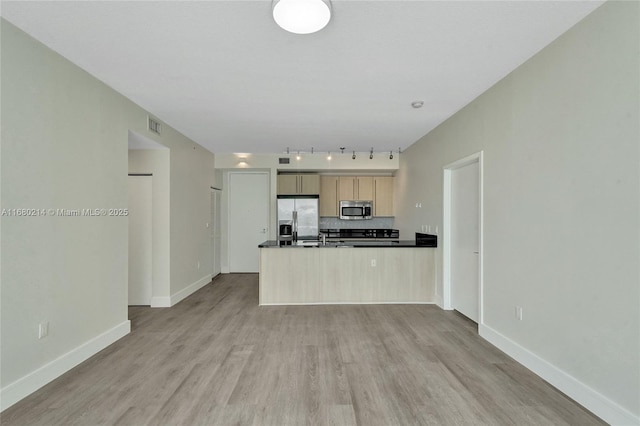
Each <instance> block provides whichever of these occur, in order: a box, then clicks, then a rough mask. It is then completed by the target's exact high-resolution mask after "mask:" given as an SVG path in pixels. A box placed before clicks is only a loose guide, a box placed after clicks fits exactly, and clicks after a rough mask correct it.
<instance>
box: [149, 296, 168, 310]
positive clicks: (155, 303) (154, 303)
mask: <svg viewBox="0 0 640 426" xmlns="http://www.w3.org/2000/svg"><path fill="white" fill-rule="evenodd" d="M151 307H152V308H170V307H171V297H168V296H167V297H152V298H151Z"/></svg>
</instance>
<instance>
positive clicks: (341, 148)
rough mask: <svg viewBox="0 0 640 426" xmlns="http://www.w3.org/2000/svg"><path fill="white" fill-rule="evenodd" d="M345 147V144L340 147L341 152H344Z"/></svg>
mask: <svg viewBox="0 0 640 426" xmlns="http://www.w3.org/2000/svg"><path fill="white" fill-rule="evenodd" d="M345 149H346V148H345V147H344V146H342V147H340V154H344V150H345Z"/></svg>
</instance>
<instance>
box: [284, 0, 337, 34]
mask: <svg viewBox="0 0 640 426" xmlns="http://www.w3.org/2000/svg"><path fill="white" fill-rule="evenodd" d="M272 5H273V19H274V20H275V21H276V24H278V25H279V26H280V27H281V28H282V29H283V30H286V31H289V32H290V33H294V34H311V33H315V32H316V31H320V30H321V29H323V28H324V27H325V26H326V25H327V24H328V23H329V19H331V2H330V0H273V2H272Z"/></svg>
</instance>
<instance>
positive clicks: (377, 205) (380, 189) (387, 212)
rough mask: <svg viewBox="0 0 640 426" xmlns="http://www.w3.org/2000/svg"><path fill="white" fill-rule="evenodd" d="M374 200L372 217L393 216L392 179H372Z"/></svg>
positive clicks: (383, 177) (387, 177)
mask: <svg viewBox="0 0 640 426" xmlns="http://www.w3.org/2000/svg"><path fill="white" fill-rule="evenodd" d="M373 188H374V192H375V194H374V195H375V198H374V200H373V212H374V213H373V214H374V216H393V177H392V176H377V177H375V178H374V179H373Z"/></svg>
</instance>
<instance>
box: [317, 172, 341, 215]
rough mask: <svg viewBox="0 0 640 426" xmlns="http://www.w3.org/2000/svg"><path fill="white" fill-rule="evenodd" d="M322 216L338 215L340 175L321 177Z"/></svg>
mask: <svg viewBox="0 0 640 426" xmlns="http://www.w3.org/2000/svg"><path fill="white" fill-rule="evenodd" d="M320 216H331V217H337V216H338V176H321V177H320Z"/></svg>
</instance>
